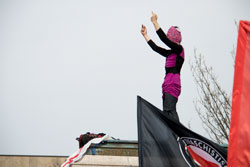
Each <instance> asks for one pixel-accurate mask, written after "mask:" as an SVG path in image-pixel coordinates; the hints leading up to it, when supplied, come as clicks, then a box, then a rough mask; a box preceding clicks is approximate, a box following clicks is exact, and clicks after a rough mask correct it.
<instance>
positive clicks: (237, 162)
mask: <svg viewBox="0 0 250 167" xmlns="http://www.w3.org/2000/svg"><path fill="white" fill-rule="evenodd" d="M249 166H250V21H240V24H239V32H238V41H237V52H236V59H235V71H234V85H233V98H232V113H231V124H230V136H229V148H228V167H249Z"/></svg>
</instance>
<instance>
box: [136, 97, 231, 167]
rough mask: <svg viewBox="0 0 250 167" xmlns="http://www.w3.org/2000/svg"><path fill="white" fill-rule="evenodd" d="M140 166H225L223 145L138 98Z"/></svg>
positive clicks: (225, 153)
mask: <svg viewBox="0 0 250 167" xmlns="http://www.w3.org/2000/svg"><path fill="white" fill-rule="evenodd" d="M137 114H138V115H137V119H138V143H139V166H140V167H198V166H201V167H226V166H227V162H226V157H227V150H226V148H224V147H222V146H220V145H218V144H216V143H214V142H212V141H210V140H208V139H206V138H205V137H203V136H201V135H198V134H196V133H194V132H192V131H191V130H189V129H187V128H186V127H185V126H183V125H182V124H181V123H179V122H176V121H175V120H172V119H171V118H170V117H168V116H167V115H164V114H163V112H162V111H161V110H159V109H158V108H156V107H155V106H153V105H152V104H150V103H149V102H147V101H146V100H144V99H142V98H141V97H139V96H138V98H137Z"/></svg>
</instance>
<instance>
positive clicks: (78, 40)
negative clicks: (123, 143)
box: [0, 0, 250, 155]
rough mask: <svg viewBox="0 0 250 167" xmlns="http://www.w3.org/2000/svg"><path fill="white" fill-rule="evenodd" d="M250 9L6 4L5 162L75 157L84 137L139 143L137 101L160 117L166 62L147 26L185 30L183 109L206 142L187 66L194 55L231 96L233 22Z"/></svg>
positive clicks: (196, 0) (0, 78)
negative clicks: (15, 157)
mask: <svg viewBox="0 0 250 167" xmlns="http://www.w3.org/2000/svg"><path fill="white" fill-rule="evenodd" d="M249 7H250V1H249V0H240V1H239V0H238V1H236V0H219V1H218V0H210V1H200V0H190V1H185V0H174V1H170V0H169V1H163V0H151V1H149V0H148V1H145V0H138V1H135V0H133V1H132V0H126V1H125V0H124V1H121V0H116V1H115V0H105V1H101V0H99V1H97V0H73V1H66V0H53V1H48V0H45V1H44V0H40V1H33V0H23V1H18V0H16V1H15V0H10V1H9V0H0V134H1V138H0V154H42V155H48V154H49V155H69V154H71V153H72V152H74V151H75V150H76V149H77V147H78V145H77V142H76V141H75V137H77V136H79V135H80V134H81V133H85V132H87V131H90V132H95V133H98V132H104V133H107V134H109V135H111V136H113V137H115V138H120V139H128V140H136V139H137V122H136V96H137V95H140V96H142V97H144V98H145V99H147V100H148V101H150V102H151V103H152V104H154V105H156V106H157V107H159V108H161V106H162V101H161V84H162V82H163V77H164V63H165V61H164V58H163V57H161V56H160V55H157V54H156V53H154V52H153V51H152V50H151V49H150V48H149V46H148V45H147V43H146V42H145V41H144V39H143V37H142V35H141V34H140V28H141V24H142V23H143V24H145V25H146V26H147V28H148V34H149V36H150V37H151V38H152V39H153V40H154V41H155V42H156V43H157V44H159V45H160V46H163V47H165V46H164V44H163V43H161V41H160V40H159V39H158V37H157V36H156V33H155V30H154V28H153V25H152V24H151V22H150V16H151V11H152V10H153V11H154V12H155V13H157V14H158V17H159V23H160V25H161V27H162V28H163V29H164V30H165V31H167V29H168V27H169V26H171V25H178V26H179V27H180V29H181V31H182V36H183V42H182V44H183V46H184V48H185V56H186V60H185V63H184V66H183V68H182V75H181V79H182V93H181V96H180V98H179V102H178V104H177V110H178V113H179V116H180V119H181V122H183V124H184V125H187V124H188V122H190V124H191V127H192V129H193V130H194V131H196V132H198V133H200V134H203V135H205V132H204V130H203V129H202V126H201V122H200V120H199V118H198V116H197V114H196V112H195V111H194V107H193V99H194V98H197V93H196V85H195V83H194V81H193V78H192V75H191V72H190V67H189V61H191V60H192V59H193V52H194V48H197V49H198V53H202V54H203V55H204V56H205V58H206V60H207V64H209V65H212V66H213V68H214V70H215V72H216V74H217V76H218V78H219V81H221V84H222V85H223V87H224V88H225V89H226V90H227V91H228V92H230V91H231V89H232V83H233V82H232V79H233V67H232V65H233V62H232V58H231V54H230V52H231V51H232V48H233V46H236V43H237V28H236V26H235V23H234V21H237V22H238V21H239V20H250V12H249Z"/></svg>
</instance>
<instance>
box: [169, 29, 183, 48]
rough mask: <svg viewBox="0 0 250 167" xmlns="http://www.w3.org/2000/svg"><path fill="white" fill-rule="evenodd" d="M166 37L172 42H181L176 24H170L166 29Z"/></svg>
mask: <svg viewBox="0 0 250 167" xmlns="http://www.w3.org/2000/svg"><path fill="white" fill-rule="evenodd" d="M167 37H168V39H169V40H170V41H172V42H174V43H178V44H179V43H181V32H180V30H179V29H178V27H176V26H172V27H170V28H169V29H168V33H167Z"/></svg>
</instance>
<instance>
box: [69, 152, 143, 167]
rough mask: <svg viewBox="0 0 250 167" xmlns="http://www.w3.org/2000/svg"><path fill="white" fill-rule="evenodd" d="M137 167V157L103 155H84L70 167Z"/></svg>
mask: <svg viewBox="0 0 250 167" xmlns="http://www.w3.org/2000/svg"><path fill="white" fill-rule="evenodd" d="M90 166H91V167H101V166H111V167H113V166H114V167H126V166H130V167H138V157H132V156H104V155H85V156H84V158H83V159H82V160H81V161H79V162H77V163H74V164H73V165H72V167H90Z"/></svg>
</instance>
